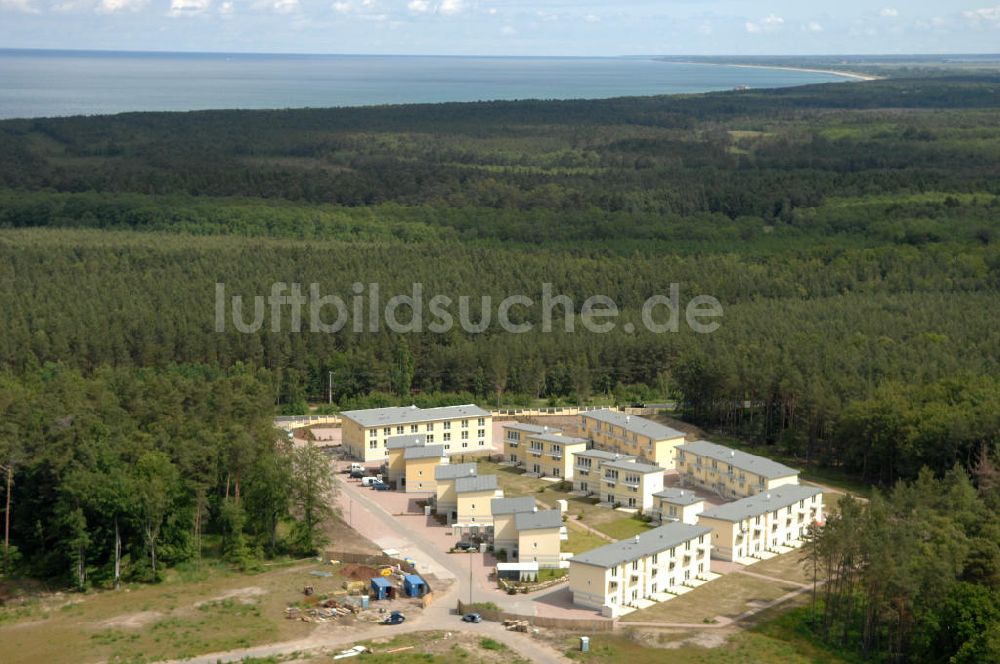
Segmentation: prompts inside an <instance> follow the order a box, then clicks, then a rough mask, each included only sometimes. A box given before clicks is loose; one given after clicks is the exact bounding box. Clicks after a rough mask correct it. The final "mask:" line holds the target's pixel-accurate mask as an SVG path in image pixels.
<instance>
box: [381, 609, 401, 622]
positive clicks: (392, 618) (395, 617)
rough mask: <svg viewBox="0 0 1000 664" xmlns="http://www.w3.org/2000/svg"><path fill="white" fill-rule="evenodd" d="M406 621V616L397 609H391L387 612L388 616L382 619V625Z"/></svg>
mask: <svg viewBox="0 0 1000 664" xmlns="http://www.w3.org/2000/svg"><path fill="white" fill-rule="evenodd" d="M405 621H406V616H404V615H403V614H402V613H400V612H399V611H393V612H392V613H390V614H389V617H388V618H386V619H385V620H383V621H382V624H383V625H401V624H402V623H403V622H405Z"/></svg>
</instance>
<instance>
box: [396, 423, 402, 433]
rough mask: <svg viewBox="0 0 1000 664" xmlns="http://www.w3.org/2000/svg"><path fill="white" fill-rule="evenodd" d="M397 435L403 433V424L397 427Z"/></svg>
mask: <svg viewBox="0 0 1000 664" xmlns="http://www.w3.org/2000/svg"><path fill="white" fill-rule="evenodd" d="M396 433H398V434H401V433H403V425H402V424H400V425H398V426H397V427H396Z"/></svg>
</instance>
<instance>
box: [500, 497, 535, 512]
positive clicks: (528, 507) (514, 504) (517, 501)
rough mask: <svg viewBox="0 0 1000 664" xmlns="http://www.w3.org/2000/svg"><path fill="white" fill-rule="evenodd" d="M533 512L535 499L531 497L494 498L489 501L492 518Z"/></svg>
mask: <svg viewBox="0 0 1000 664" xmlns="http://www.w3.org/2000/svg"><path fill="white" fill-rule="evenodd" d="M534 511H535V499H534V498H532V497H531V496H521V497H519V498H494V499H493V500H491V501H490V512H491V513H492V514H493V516H499V515H501V514H517V513H518V512H534Z"/></svg>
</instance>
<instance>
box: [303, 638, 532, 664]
mask: <svg viewBox="0 0 1000 664" xmlns="http://www.w3.org/2000/svg"><path fill="white" fill-rule="evenodd" d="M360 645H365V646H368V647H369V648H371V649H372V651H373V652H371V653H370V654H366V655H363V656H362V657H360V658H359V660H358V661H364V662H392V663H393V664H411V663H416V662H439V663H440V664H458V663H459V662H466V663H467V662H487V663H488V662H513V663H514V664H528V660H526V659H523V658H521V657H519V656H518V655H517V654H516V653H514V652H513V651H512V650H511V649H510V648H508V647H507V646H506V645H504V644H503V643H500V642H499V641H497V640H495V639H491V638H487V637H481V636H478V635H475V634H463V633H460V632H414V633H412V634H401V635H399V636H396V637H391V638H390V637H386V638H381V639H374V640H371V641H363V642H362V643H361V644H360ZM397 649H403V650H397ZM392 650H396V652H389V651H392ZM338 652H340V649H333V650H330V651H328V652H324V653H323V654H322V655H319V656H315V657H308V658H302V657H301V656H297V657H296V658H295V661H299V662H301V661H308V662H315V663H316V664H325V663H326V662H333V661H334V660H333V656H334V655H336V654H337V653H338ZM338 661H340V660H338ZM352 661H353V660H352Z"/></svg>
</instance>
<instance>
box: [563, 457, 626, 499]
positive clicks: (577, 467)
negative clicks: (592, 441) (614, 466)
mask: <svg viewBox="0 0 1000 664" xmlns="http://www.w3.org/2000/svg"><path fill="white" fill-rule="evenodd" d="M614 461H635V457H634V456H625V455H622V454H617V453H615V452H608V451H606V450H598V449H590V450H587V449H584V450H579V451H576V452H573V490H574V491H580V492H583V493H585V494H587V495H594V494H598V493H600V492H601V488H602V485H601V477H602V475H603V471H602V469H601V464H604V463H611V462H614Z"/></svg>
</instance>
